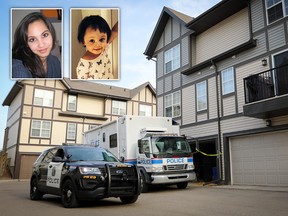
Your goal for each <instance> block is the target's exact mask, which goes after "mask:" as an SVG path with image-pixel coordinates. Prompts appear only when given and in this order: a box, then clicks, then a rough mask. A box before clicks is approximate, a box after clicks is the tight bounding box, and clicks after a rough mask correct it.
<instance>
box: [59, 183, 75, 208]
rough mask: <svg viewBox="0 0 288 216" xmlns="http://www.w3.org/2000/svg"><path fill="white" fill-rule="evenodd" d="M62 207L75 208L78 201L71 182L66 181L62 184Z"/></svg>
mask: <svg viewBox="0 0 288 216" xmlns="http://www.w3.org/2000/svg"><path fill="white" fill-rule="evenodd" d="M61 201H62V205H63V206H64V207H65V208H75V207H77V206H78V200H77V197H76V189H75V186H74V184H73V182H72V181H71V180H70V179H68V180H66V181H65V182H64V183H63V186H62V192H61Z"/></svg>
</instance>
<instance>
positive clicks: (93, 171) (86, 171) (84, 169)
mask: <svg viewBox="0 0 288 216" xmlns="http://www.w3.org/2000/svg"><path fill="white" fill-rule="evenodd" d="M79 170H80V173H81V174H84V175H87V174H94V175H95V174H99V175H101V171H100V170H99V168H97V167H79Z"/></svg>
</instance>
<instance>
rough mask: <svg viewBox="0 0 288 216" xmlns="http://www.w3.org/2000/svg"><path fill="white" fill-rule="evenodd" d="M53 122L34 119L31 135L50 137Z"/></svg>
mask: <svg viewBox="0 0 288 216" xmlns="http://www.w3.org/2000/svg"><path fill="white" fill-rule="evenodd" d="M50 132H51V122H50V121H40V120H32V126H31V137H40V138H50Z"/></svg>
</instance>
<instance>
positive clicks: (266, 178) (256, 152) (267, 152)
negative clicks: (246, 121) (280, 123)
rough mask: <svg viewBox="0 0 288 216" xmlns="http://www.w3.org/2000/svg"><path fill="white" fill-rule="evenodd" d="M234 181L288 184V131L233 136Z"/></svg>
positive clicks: (244, 183)
mask: <svg viewBox="0 0 288 216" xmlns="http://www.w3.org/2000/svg"><path fill="white" fill-rule="evenodd" d="M230 163H231V166H230V167H231V183H232V184H238V185H265V186H288V131H279V132H273V133H261V134H258V135H249V136H241V137H235V138H230Z"/></svg>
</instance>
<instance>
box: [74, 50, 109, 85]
mask: <svg viewBox="0 0 288 216" xmlns="http://www.w3.org/2000/svg"><path fill="white" fill-rule="evenodd" d="M108 48H109V46H107V48H106V49H105V50H104V51H103V52H102V53H101V54H100V55H99V56H98V57H97V58H95V59H92V60H86V59H83V58H80V60H79V62H78V65H77V68H76V74H77V79H113V73H112V69H111V61H110V58H109V56H108Z"/></svg>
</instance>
